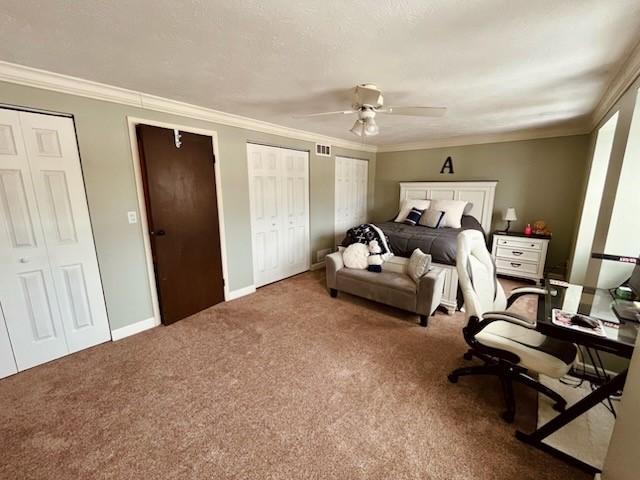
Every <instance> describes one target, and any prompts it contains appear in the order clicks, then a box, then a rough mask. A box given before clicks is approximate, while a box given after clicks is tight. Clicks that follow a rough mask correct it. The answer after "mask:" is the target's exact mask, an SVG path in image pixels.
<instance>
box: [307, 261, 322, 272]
mask: <svg viewBox="0 0 640 480" xmlns="http://www.w3.org/2000/svg"><path fill="white" fill-rule="evenodd" d="M323 268H324V260H323V261H321V262H318V263H312V264H311V267H310V268H309V270H311V271H313V270H322V269H323Z"/></svg>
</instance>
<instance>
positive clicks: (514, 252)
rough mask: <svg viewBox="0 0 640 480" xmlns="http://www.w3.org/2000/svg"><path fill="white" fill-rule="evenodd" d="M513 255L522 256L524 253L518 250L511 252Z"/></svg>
mask: <svg viewBox="0 0 640 480" xmlns="http://www.w3.org/2000/svg"><path fill="white" fill-rule="evenodd" d="M511 253H512V254H514V255H516V256H518V255H522V253H523V252H519V251H518V250H511Z"/></svg>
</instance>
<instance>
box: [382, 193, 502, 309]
mask: <svg viewBox="0 0 640 480" xmlns="http://www.w3.org/2000/svg"><path fill="white" fill-rule="evenodd" d="M497 183H498V182H495V181H491V182H485V181H482V182H402V183H400V199H399V204H401V203H402V201H403V200H404V199H407V198H416V199H431V200H433V199H449V200H465V201H467V202H471V203H472V204H473V207H472V209H471V210H470V212H468V213H469V215H467V216H464V217H463V222H462V227H463V228H461V229H454V228H438V229H430V228H428V227H422V226H415V227H413V226H410V225H406V224H403V223H395V222H380V223H377V224H376V225H377V226H378V227H380V229H381V230H382V231H383V232H384V233H385V234H386V235H387V236H388V237H389V242H390V244H391V245H390V247H391V250H392V251H393V253H394V254H395V255H396V256H395V257H392V260H390V261H392V262H398V263H402V262H406V261H408V259H407V257H410V256H411V253H412V252H413V250H414V249H415V248H420V249H421V250H422V251H423V252H425V253H430V254H431V256H432V260H433V264H434V265H436V266H439V267H441V268H443V269H444V270H445V272H446V278H445V283H444V291H443V294H442V301H441V305H442V306H443V307H445V308H446V309H447V311H448V312H449V313H450V314H451V313H453V312H454V311H455V310H456V308H457V304H458V302H457V294H458V272H457V270H456V267H455V258H456V237H457V236H458V233H460V232H461V231H462V230H464V229H467V228H474V229H476V230H480V231H482V232H483V233H484V234H485V237H486V236H487V233H488V232H490V231H491V219H492V217H493V204H494V197H495V191H496V185H497Z"/></svg>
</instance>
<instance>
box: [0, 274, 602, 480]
mask: <svg viewBox="0 0 640 480" xmlns="http://www.w3.org/2000/svg"><path fill="white" fill-rule="evenodd" d="M525 308H527V306H525ZM528 308H529V309H530V308H531V305H529V306H528ZM462 318H463V317H462V315H461V314H456V315H455V316H453V317H449V316H447V315H446V314H438V315H437V316H436V317H434V318H431V321H430V325H429V327H428V328H427V329H424V328H421V327H420V326H418V325H417V318H416V317H414V316H412V315H409V314H406V313H403V312H399V311H397V310H394V309H391V308H384V307H379V306H377V305H376V304H374V303H370V302H366V301H363V300H359V299H356V298H354V297H349V296H347V295H341V296H340V297H339V298H338V299H332V298H330V297H329V295H328V294H327V292H326V290H325V288H324V276H323V273H322V272H314V273H307V274H303V275H300V276H297V277H294V278H292V279H289V280H286V281H283V282H280V283H277V284H273V285H270V286H267V287H264V288H261V289H259V291H258V293H256V294H254V295H251V296H249V297H245V298H241V299H238V300H235V301H232V302H229V303H226V304H223V305H219V306H216V307H214V308H211V309H209V310H208V311H206V312H202V313H200V314H198V315H195V316H193V317H191V318H189V319H187V320H184V321H181V322H178V323H177V324H175V325H173V326H171V327H160V328H156V329H153V330H150V331H147V332H144V333H141V334H139V335H136V336H134V337H130V338H127V339H124V340H122V341H120V342H117V343H108V344H105V345H101V346H98V347H96V348H93V349H90V350H86V351H83V352H80V353H78V354H75V355H71V356H69V357H66V358H63V359H60V360H58V361H55V362H51V363H49V364H47V365H43V366H40V367H37V368H34V369H32V370H30V371H27V372H23V373H21V374H18V375H15V376H13V377H9V378H7V379H5V380H2V381H0V478H2V479H36V478H37V479H48V480H53V479H102V478H104V479H106V478H118V479H124V478H127V479H138V478H139V479H143V478H144V479H177V478H185V479H206V478H211V479H227V478H237V479H241V478H242V479H302V478H310V479H327V478H335V479H394V480H399V479H447V480H452V479H465V480H468V479H478V480H480V479H491V480H500V479H532V480H533V479H535V480H542V479H563V480H566V479H585V480H586V479H587V478H589V477H588V476H586V475H584V474H582V473H580V472H578V471H576V470H574V469H572V468H571V467H568V466H566V465H565V464H563V463H562V462H560V461H558V460H556V459H554V458H552V457H550V456H548V455H546V454H544V453H543V452H540V451H537V450H535V449H532V448H531V447H528V446H526V445H524V444H522V443H520V442H519V441H517V440H516V439H515V438H514V430H515V428H521V429H524V430H530V429H532V428H534V426H535V423H536V409H537V405H536V395H535V394H534V393H533V392H531V391H528V390H526V389H523V388H520V389H518V390H517V395H518V414H517V416H516V422H515V424H514V425H507V424H505V423H503V422H502V421H501V420H500V418H499V413H500V411H501V410H502V408H503V406H502V397H501V392H500V388H499V384H498V382H497V380H495V379H492V378H464V379H461V380H460V382H459V383H458V384H456V385H452V384H450V383H449V382H448V381H447V378H446V375H447V373H448V372H449V371H450V370H452V369H454V368H456V367H458V366H460V365H463V364H465V361H464V360H463V359H462V354H463V353H464V351H465V350H466V348H465V344H464V342H463V339H462V335H461V328H462V326H463V321H462Z"/></svg>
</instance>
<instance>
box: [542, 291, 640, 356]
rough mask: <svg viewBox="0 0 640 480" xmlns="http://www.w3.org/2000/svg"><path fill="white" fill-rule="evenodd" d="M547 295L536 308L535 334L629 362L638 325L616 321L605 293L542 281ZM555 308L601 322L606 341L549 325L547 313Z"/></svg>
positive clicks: (611, 302) (602, 338)
mask: <svg viewBox="0 0 640 480" xmlns="http://www.w3.org/2000/svg"><path fill="white" fill-rule="evenodd" d="M545 288H546V289H547V291H548V292H550V293H549V294H547V295H545V296H544V297H543V300H542V299H541V302H540V303H542V301H543V302H544V307H543V308H541V307H542V305H540V303H539V304H538V330H539V331H540V332H542V333H544V334H546V335H549V336H553V337H556V338H560V339H563V340H568V341H572V342H574V343H579V344H582V345H586V346H588V347H593V348H597V349H600V350H603V351H607V352H610V353H614V354H616V355H620V356H623V357H627V358H631V355H632V353H633V348H634V346H635V343H636V337H637V335H638V330H639V329H640V324H638V323H636V322H632V321H629V320H622V319H619V318H618V316H617V315H616V314H615V312H614V311H613V309H612V306H613V305H614V303H615V301H616V300H615V299H614V298H613V296H612V295H611V293H610V292H609V290H606V289H601V288H591V287H585V286H582V285H573V284H568V283H566V282H557V281H554V280H550V279H546V280H545ZM554 308H558V309H561V310H564V311H566V312H570V313H581V314H583V315H590V316H592V317H596V318H599V319H601V320H602V321H603V322H604V327H605V332H606V334H607V336H606V337H600V336H597V335H593V334H590V333H583V332H580V331H577V330H573V329H569V328H566V327H562V326H559V325H555V324H553V323H552V322H551V311H552V310H553V309H554Z"/></svg>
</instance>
